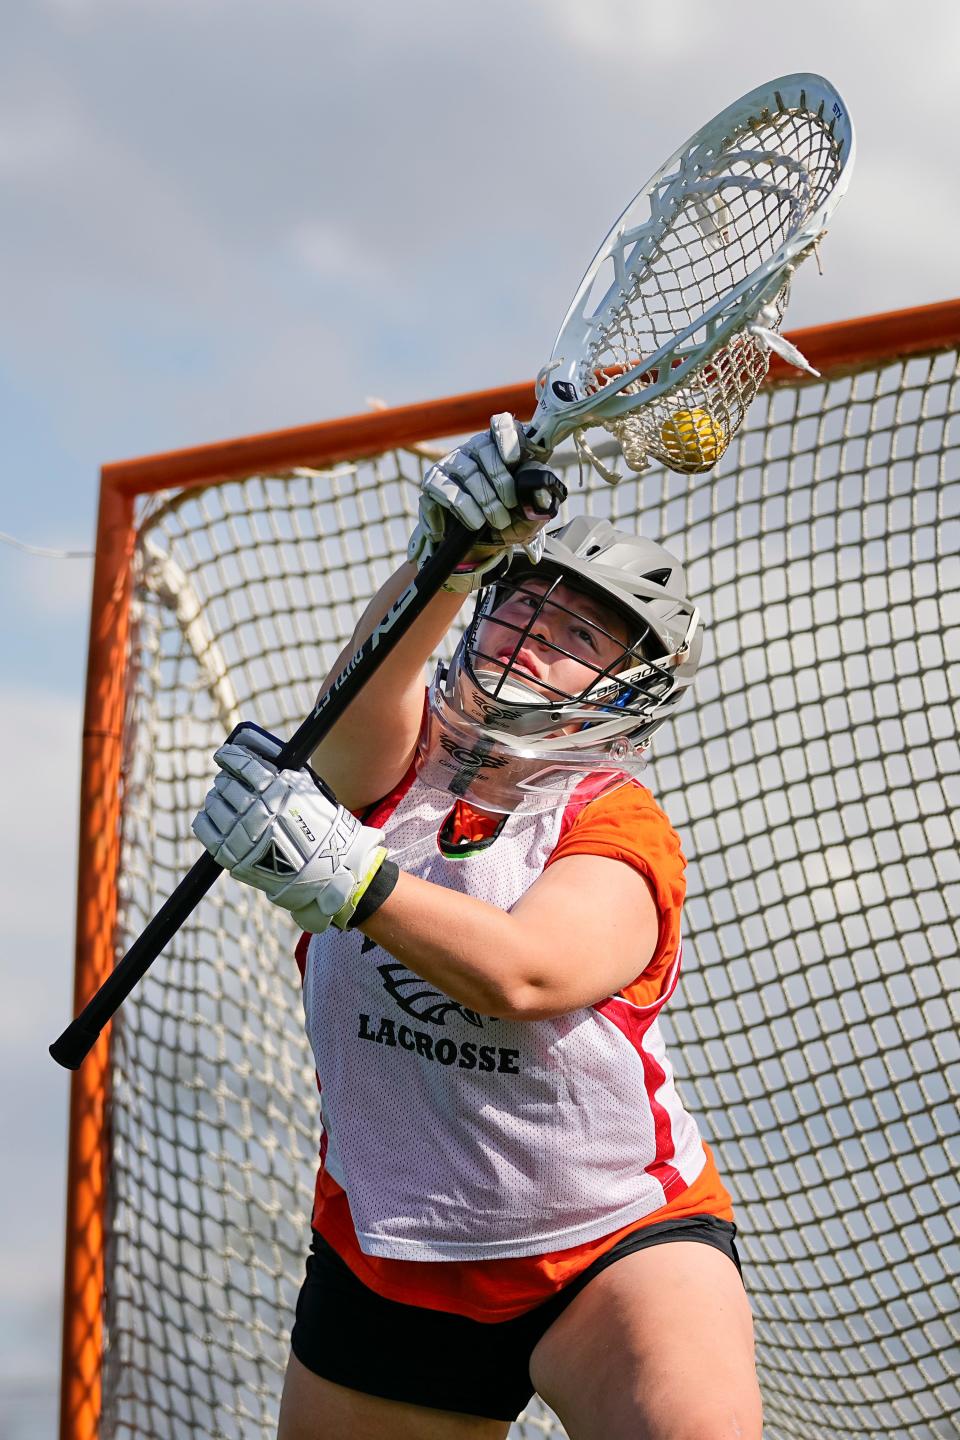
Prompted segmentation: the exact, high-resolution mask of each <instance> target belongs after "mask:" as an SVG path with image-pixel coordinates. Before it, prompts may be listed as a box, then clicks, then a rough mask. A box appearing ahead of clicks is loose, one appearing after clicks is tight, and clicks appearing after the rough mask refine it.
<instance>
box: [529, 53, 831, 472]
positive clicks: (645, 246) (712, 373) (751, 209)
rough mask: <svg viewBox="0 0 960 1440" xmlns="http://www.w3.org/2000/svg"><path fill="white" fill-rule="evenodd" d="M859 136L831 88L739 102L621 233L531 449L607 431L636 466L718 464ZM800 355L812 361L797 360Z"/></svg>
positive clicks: (599, 265) (784, 90)
mask: <svg viewBox="0 0 960 1440" xmlns="http://www.w3.org/2000/svg"><path fill="white" fill-rule="evenodd" d="M853 156H854V136H853V127H852V125H851V123H850V119H849V116H848V115H847V109H846V106H845V105H844V103H843V101H842V100H841V99H840V97H839V95H838V94H837V92H836V91H835V90H834V88H833V86H832V85H830V84H829V82H828V81H826V80H824V79H823V78H822V77H821V76H819V75H808V74H798V75H785V76H782V77H781V78H780V79H779V80H772V81H770V83H769V84H767V85H762V86H760V87H758V88H757V89H756V90H751V91H750V93H749V94H748V95H744V96H743V98H742V99H740V100H738V101H736V103H735V104H733V105H730V106H729V107H728V108H727V109H726V110H724V111H723V112H722V113H721V114H720V115H718V116H717V117H716V118H715V119H713V120H711V121H710V122H709V124H707V125H704V126H703V127H702V128H701V129H700V130H698V131H697V132H696V134H695V135H693V136H692V137H691V138H690V139H689V140H688V141H687V143H686V144H685V145H683V146H681V148H680V149H679V150H677V152H676V153H675V154H674V155H672V156H671V157H670V159H669V160H667V161H666V163H665V164H664V165H662V166H661V167H660V169H659V170H658V171H657V173H656V174H655V175H654V176H653V178H652V179H651V180H650V181H649V182H648V183H647V185H645V186H644V188H643V189H642V190H641V191H640V192H639V194H638V195H636V196H635V197H634V199H633V200H631V202H630V204H629V205H628V206H627V208H626V210H625V211H624V212H623V214H622V215H621V216H620V218H619V219H618V220H617V222H616V224H615V225H614V226H613V228H612V230H611V231H610V234H609V235H608V236H607V238H606V240H604V242H603V244H602V245H601V247H600V249H599V250H598V251H597V254H596V256H595V257H594V260H593V262H592V264H591V265H590V267H589V268H588V270H587V272H586V274H585V275H584V278H583V280H582V282H581V284H580V288H579V289H578V291H577V293H576V295H575V296H574V299H573V303H572V304H571V306H570V309H569V311H568V312H567V316H566V319H565V320H564V322H563V325H562V327H561V329H560V333H559V335H558V336H557V341H556V344H555V345H554V349H553V354H552V356H551V359H550V362H549V364H548V365H546V366H545V367H544V369H543V370H542V371H541V374H540V377H539V379H538V382H537V387H538V403H537V409H536V412H535V414H534V416H533V420H532V423H531V427H530V443H531V449H532V450H533V451H534V452H535V453H536V452H539V453H549V451H550V450H552V449H553V448H554V447H555V446H556V445H557V444H559V442H560V441H561V440H562V439H564V438H565V437H566V436H567V435H570V434H572V433H574V432H578V431H581V430H582V429H584V428H585V427H587V426H590V425H603V426H604V427H605V428H606V429H608V430H610V431H612V433H613V434H615V435H616V437H617V440H618V441H619V443H620V446H621V449H622V450H623V452H624V456H625V459H626V461H627V463H628V465H630V466H631V468H633V469H637V470H640V469H643V468H644V466H645V465H646V463H647V462H648V457H649V458H652V459H655V460H657V461H659V462H660V463H661V464H663V465H666V466H668V467H669V468H670V469H673V470H679V471H681V472H684V473H692V472H696V471H698V470H707V469H710V468H711V467H712V465H714V464H715V463H716V461H717V460H718V459H719V458H720V455H721V454H722V453H723V450H724V449H725V448H726V446H727V444H728V443H729V440H730V437H731V436H732V435H733V433H734V431H735V430H736V429H737V428H738V426H739V425H740V424H741V422H742V420H743V418H744V415H745V413H746V410H747V407H748V406H749V404H750V402H751V400H752V399H753V397H754V396H755V395H756V393H757V390H758V389H759V387H760V385H761V383H762V382H763V379H764V377H765V376H766V373H767V370H768V368H769V365H770V355H771V350H772V349H781V350H782V351H783V352H784V353H788V352H789V351H790V350H791V348H792V347H789V346H788V345H787V344H786V343H785V342H783V341H782V340H780V336H779V331H780V326H781V323H782V320H783V313H784V309H785V306H786V302H787V297H788V293H789V287H790V281H791V279H792V277H793V273H794V271H795V270H796V268H797V266H798V265H799V264H800V262H801V261H802V260H803V259H804V258H805V257H806V256H807V255H809V254H810V253H811V251H812V250H813V249H814V247H815V246H816V244H817V242H818V240H819V239H820V238H821V237H822V235H823V234H824V232H825V231H826V228H827V224H828V222H829V219H830V216H831V214H832V212H833V209H834V207H835V206H836V204H837V203H838V201H839V200H840V198H841V196H842V195H843V193H844V191H845V190H846V187H847V185H848V183H849V180H850V175H851V170H852V161H853ZM793 354H794V355H795V356H797V359H798V360H800V361H801V363H802V357H799V356H798V354H797V352H796V351H794V352H793Z"/></svg>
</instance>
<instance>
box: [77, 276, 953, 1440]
mask: <svg viewBox="0 0 960 1440" xmlns="http://www.w3.org/2000/svg"><path fill="white" fill-rule="evenodd" d="M788 338H789V339H790V340H792V341H793V343H794V344H796V345H798V346H799V348H800V349H801V351H802V352H803V354H804V355H806V357H807V358H808V359H809V361H810V362H811V364H812V365H814V366H815V367H816V368H817V369H818V370H820V371H821V372H822V373H823V375H824V376H825V377H826V378H829V377H830V376H833V375H842V374H849V373H851V372H855V371H858V370H862V369H866V368H868V367H874V366H877V365H880V364H883V363H886V362H890V361H895V360H899V359H904V358H908V357H909V356H911V355H919V354H928V353H933V352H935V351H937V350H946V349H951V348H953V347H955V346H957V345H960V300H950V301H945V302H943V303H941V304H938V305H928V306H922V307H919V308H916V309H909V310H899V311H894V312H891V313H888V314H884V315H874V316H869V317H867V318H864V319H857V320H844V321H840V322H839V323H835V324H831V325H823V326H816V327H812V328H809V329H803V330H795V331H792V332H790V334H789V336H788ZM788 380H789V381H790V382H791V383H797V380H798V375H797V371H796V370H794V369H792V368H791V367H789V366H787V365H786V364H785V363H784V362H783V361H782V360H780V359H779V358H778V357H777V356H774V357H773V361H772V364H771V368H770V374H769V376H768V379H767V381H766V384H767V385H777V384H782V383H785V382H786V381H788ZM801 383H802V382H801ZM533 408H534V387H533V382H532V381H529V380H527V381H523V382H521V383H518V384H515V385H506V386H503V387H501V388H498V389H493V390H483V391H477V392H475V393H473V394H468V395H459V396H454V397H452V398H449V399H445V400H437V401H430V402H426V403H424V404H418V405H405V406H400V407H398V408H396V409H393V410H385V411H378V412H373V413H367V414H362V415H353V416H348V417H346V418H345V419H341V420H328V421H323V422H321V423H319V424H315V425H305V426H299V427H297V428H294V429H288V430H280V431H275V432H273V433H269V434H262V435H253V436H248V437H246V438H243V439H237V440H229V441H224V442H222V443H219V444H212V445H201V446H197V447H194V448H192V449H186V450H175V451H172V452H170V453H167V454H161V455H150V456H146V457H143V458H141V459H135V460H124V461H120V462H117V463H115V464H110V465H105V466H104V467H103V470H102V472H101V479H100V498H99V510H98V518H97V538H96V562H95V567H94V577H93V598H92V605H91V618H90V642H89V655H88V664H87V688H86V702H85V710H84V723H83V760H82V775H81V795H80V846H79V854H80V865H79V879H78V895H77V928H76V969H75V981H74V997H73V1001H74V1013H77V1012H78V1011H79V1010H80V1009H81V1008H82V1006H83V1005H84V1004H85V1003H86V1002H87V1000H89V999H90V997H91V996H92V994H93V993H94V992H95V991H96V990H97V988H98V987H99V986H100V985H101V984H102V982H103V980H104V979H105V977H106V976H107V974H108V973H109V971H110V970H111V969H112V967H113V964H114V960H115V955H114V931H115V924H116V882H117V873H118V866H119V862H120V840H121V836H120V823H121V808H120V801H121V778H122V777H121V757H122V748H123V742H122V734H123V722H124V708H125V701H126V689H127V664H128V660H127V650H128V640H129V630H130V602H131V593H132V557H133V550H134V543H135V528H134V522H135V501H136V498H137V496H139V495H144V494H147V493H149V492H153V491H158V490H167V489H171V488H181V489H188V488H190V487H193V486H200V485H204V486H206V485H210V484H214V483H217V482H219V481H223V480H228V479H236V478H239V477H241V476H246V475H251V474H256V473H271V472H273V473H277V472H279V473H282V472H283V471H285V470H289V469H291V468H292V467H294V466H301V465H302V466H311V467H314V468H323V467H326V466H329V465H331V464H334V463H336V462H338V461H343V460H347V459H358V458H361V457H364V456H368V455H373V454H376V453H378V452H381V451H385V450H389V449H392V448H396V447H400V446H409V445H411V444H414V443H416V442H418V441H424V440H435V439H436V438H437V437H441V436H447V435H457V434H463V433H468V432H470V431H473V430H478V429H481V428H484V427H485V426H486V425H487V423H488V422H489V418H490V416H491V414H494V413H495V412H497V411H500V410H510V411H514V412H516V413H517V414H519V415H523V416H525V415H529V414H531V413H532V411H533ZM109 1057H110V1037H109V1027H108V1029H107V1030H105V1031H104V1032H103V1034H102V1035H101V1036H100V1039H99V1040H98V1042H97V1044H96V1046H95V1048H94V1049H93V1051H92V1052H91V1053H90V1055H89V1056H88V1058H87V1060H86V1061H85V1062H84V1064H83V1065H82V1066H81V1068H80V1069H79V1070H78V1071H77V1072H76V1073H75V1074H74V1076H73V1081H72V1088H71V1098H70V1130H69V1159H68V1175H67V1216H66V1255H65V1264H64V1300H63V1351H62V1370H61V1395H60V1440H97V1437H98V1436H99V1430H100V1410H101V1362H102V1352H103V1327H102V1318H101V1316H102V1301H103V1293H104V1281H105V1274H104V1217H105V1206H106V1198H107V1159H108V1145H109V1131H108V1125H109V1109H108V1100H109Z"/></svg>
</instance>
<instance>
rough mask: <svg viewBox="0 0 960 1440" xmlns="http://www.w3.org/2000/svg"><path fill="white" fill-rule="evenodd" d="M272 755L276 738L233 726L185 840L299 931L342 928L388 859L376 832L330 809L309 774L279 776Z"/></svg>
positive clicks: (327, 795)
mask: <svg viewBox="0 0 960 1440" xmlns="http://www.w3.org/2000/svg"><path fill="white" fill-rule="evenodd" d="M279 753H280V741H279V740H277V738H276V736H275V735H270V734H269V733H268V732H267V731H265V730H261V729H260V727H259V726H257V725H250V724H245V725H239V726H238V727H237V729H236V730H234V732H233V734H232V735H231V736H230V737H229V739H228V740H227V742H226V744H224V745H221V747H220V749H219V750H218V751H217V753H216V754H215V755H214V757H213V758H214V760H215V761H216V763H217V764H218V765H219V767H220V774H219V775H218V776H217V778H216V780H215V781H214V785H213V789H212V790H210V791H209V792H208V794H207V798H206V799H205V800H204V802H203V809H202V810H200V811H199V812H198V814H197V815H196V817H195V819H194V821H193V833H194V834H195V835H196V837H197V839H198V840H199V841H200V842H201V843H202V844H203V845H205V846H206V848H207V849H208V850H209V851H210V854H211V855H212V856H213V858H214V860H216V862H217V864H218V865H222V866H223V868H224V869H225V870H229V871H230V873H231V875H233V876H234V877H235V878H236V879H237V880H242V881H243V882H244V883H245V884H247V885H254V886H256V888H257V889H258V890H262V891H263V892H264V893H265V894H266V896H267V897H268V899H270V900H272V901H273V903H274V905H281V906H282V907H283V908H284V910H289V911H290V912H291V913H292V915H293V918H294V919H295V920H296V922H297V924H298V925H299V926H300V927H301V929H303V930H309V931H310V932H311V933H312V934H314V935H319V934H321V933H322V932H323V931H324V930H326V928H327V926H328V925H330V924H333V925H336V926H337V927H338V929H340V930H344V929H346V927H347V925H348V924H349V923H350V921H351V920H352V919H353V916H354V912H355V911H356V909H357V906H358V905H359V904H360V901H361V900H362V899H363V898H364V895H365V893H366V891H367V887H368V886H369V885H370V884H371V882H372V881H373V880H374V879H375V877H376V876H377V874H378V872H379V871H380V868H381V866H382V865H383V863H384V861H385V860H386V857H387V851H386V847H385V846H384V844H383V831H382V830H375V829H372V828H371V827H369V826H367V825H362V824H361V823H360V821H359V820H358V819H357V818H356V817H355V816H354V815H351V814H350V812H349V810H345V809H344V808H343V806H342V805H338V803H337V799H336V796H335V795H334V794H333V791H332V790H331V789H330V788H329V787H328V786H327V785H325V784H324V783H323V781H322V780H321V779H320V778H319V776H317V775H315V774H314V773H313V771H312V770H310V769H303V770H278V769H277V767H276V765H275V764H274V760H275V759H276V757H277V755H278V754H279ZM388 863H390V862H388ZM390 870H391V872H392V875H391V877H390V878H391V880H392V882H393V883H391V884H390V885H389V887H388V888H387V889H386V893H385V894H383V895H382V896H381V897H380V898H379V903H382V901H383V900H385V899H386V897H387V895H388V894H389V893H390V890H392V888H393V884H395V883H396V875H397V869H396V866H394V865H392V864H390ZM378 888H380V889H382V888H383V887H382V886H380V887H378ZM375 908H377V907H376V906H375V905H374V906H372V907H367V909H366V913H372V910H373V909H375ZM364 918H365V916H364Z"/></svg>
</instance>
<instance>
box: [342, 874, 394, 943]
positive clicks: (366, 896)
mask: <svg viewBox="0 0 960 1440" xmlns="http://www.w3.org/2000/svg"><path fill="white" fill-rule="evenodd" d="M399 878H400V866H399V865H397V864H396V863H395V862H394V861H393V860H384V862H383V864H382V865H381V866H380V869H379V870H378V871H377V873H376V875H374V877H373V879H372V880H371V881H370V884H369V885H368V886H367V888H366V890H365V891H364V892H363V895H362V896H361V897H360V904H359V905H358V906H357V908H356V910H354V912H353V914H352V915H351V917H350V919H349V920H348V921H347V929H348V930H355V929H356V928H357V926H358V925H362V924H363V922H364V920H369V919H370V916H371V915H373V914H374V913H375V912H376V911H377V910H379V909H380V906H381V905H382V904H383V902H384V900H387V899H389V897H390V896H391V895H392V894H393V889H394V886H395V885H396V883H397V880H398V879H399Z"/></svg>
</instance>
